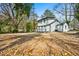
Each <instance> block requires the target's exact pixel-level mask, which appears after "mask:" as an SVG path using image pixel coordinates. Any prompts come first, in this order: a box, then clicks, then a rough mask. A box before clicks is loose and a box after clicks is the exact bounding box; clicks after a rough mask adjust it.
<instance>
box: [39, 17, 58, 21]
mask: <svg viewBox="0 0 79 59" xmlns="http://www.w3.org/2000/svg"><path fill="white" fill-rule="evenodd" d="M48 19H54V20H57V19H55V18H54V17H44V18H42V19H39V20H38V22H41V21H42V20H48ZM57 21H58V20H57Z"/></svg>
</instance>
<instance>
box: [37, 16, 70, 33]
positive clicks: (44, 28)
mask: <svg viewBox="0 0 79 59" xmlns="http://www.w3.org/2000/svg"><path fill="white" fill-rule="evenodd" d="M36 31H37V32H53V31H62V32H67V31H69V29H68V25H67V24H66V23H63V24H62V25H61V24H60V22H59V21H58V20H57V19H56V18H54V17H45V18H42V19H40V20H38V26H37V29H36Z"/></svg>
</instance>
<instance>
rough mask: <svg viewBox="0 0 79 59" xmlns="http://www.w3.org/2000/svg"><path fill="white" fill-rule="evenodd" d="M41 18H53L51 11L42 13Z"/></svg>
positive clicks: (47, 10)
mask: <svg viewBox="0 0 79 59" xmlns="http://www.w3.org/2000/svg"><path fill="white" fill-rule="evenodd" d="M41 17H42V18H43V17H55V15H54V14H53V12H51V10H49V9H46V10H45V12H44V14H43V15H41Z"/></svg>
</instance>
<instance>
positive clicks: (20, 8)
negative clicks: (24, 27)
mask: <svg viewBox="0 0 79 59" xmlns="http://www.w3.org/2000/svg"><path fill="white" fill-rule="evenodd" d="M0 8H1V11H0V12H1V15H4V17H6V18H5V19H6V20H7V19H9V20H10V21H9V23H8V25H10V27H13V28H14V30H13V32H18V25H19V24H20V22H21V21H22V20H23V19H24V17H29V15H30V11H31V9H32V4H28V3H26V4H24V3H18V4H17V3H14V4H12V3H2V4H0ZM10 29H11V28H10Z"/></svg>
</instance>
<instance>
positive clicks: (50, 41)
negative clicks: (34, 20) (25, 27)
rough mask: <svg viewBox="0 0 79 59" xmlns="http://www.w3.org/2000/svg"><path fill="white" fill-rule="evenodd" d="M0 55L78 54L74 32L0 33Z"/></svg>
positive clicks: (78, 45)
mask: <svg viewBox="0 0 79 59" xmlns="http://www.w3.org/2000/svg"><path fill="white" fill-rule="evenodd" d="M0 55H1V56H15V55H16V56H78V55H79V34H78V33H75V32H68V33H63V32H51V33H14V34H0Z"/></svg>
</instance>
